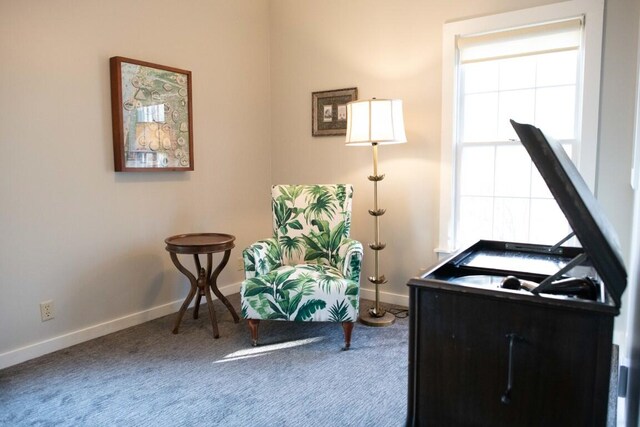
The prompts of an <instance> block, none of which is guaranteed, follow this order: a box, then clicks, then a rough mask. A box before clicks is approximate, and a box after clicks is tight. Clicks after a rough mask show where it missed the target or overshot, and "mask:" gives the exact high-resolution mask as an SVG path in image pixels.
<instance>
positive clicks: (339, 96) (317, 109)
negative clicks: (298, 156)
mask: <svg viewBox="0 0 640 427" xmlns="http://www.w3.org/2000/svg"><path fill="white" fill-rule="evenodd" d="M357 99H358V88H356V87H351V88H347V89H337V90H324V91H321V92H313V93H312V94H311V110H312V130H311V135H312V136H330V135H346V134H347V103H348V102H351V101H355V100H357Z"/></svg>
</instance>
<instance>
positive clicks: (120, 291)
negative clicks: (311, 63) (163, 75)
mask: <svg viewBox="0 0 640 427" xmlns="http://www.w3.org/2000/svg"><path fill="white" fill-rule="evenodd" d="M268 24H269V22H268V3H267V2H266V1H264V0H263V1H256V0H242V1H240V0H234V1H226V0H190V1H188V2H175V1H166V0H136V1H133V2H131V1H123V0H118V1H108V2H104V1H100V0H90V1H88V0H56V1H39V0H30V1H24V2H19V1H2V2H1V3H0V58H1V59H0V94H2V97H1V98H0V118H1V123H2V129H3V130H2V132H0V147H1V148H2V153H1V158H2V162H1V163H2V166H1V167H0V200H1V201H0V204H1V206H2V208H1V209H0V236H2V238H1V241H2V244H1V245H0V248H1V249H0V272H1V273H0V307H1V309H0V359H2V355H3V353H6V352H10V351H13V350H16V349H20V348H22V347H24V346H28V345H30V344H33V343H41V342H43V341H45V340H47V339H51V338H55V337H59V336H61V335H64V334H68V333H72V332H74V331H78V330H80V329H83V328H88V327H91V326H93V325H96V324H100V323H102V322H113V320H114V319H118V318H120V317H122V316H131V315H132V314H134V313H138V312H140V311H144V310H149V309H154V308H155V310H152V312H150V313H146V314H144V316H154V315H157V314H159V313H160V314H162V310H158V309H157V307H162V306H163V305H165V304H169V303H171V302H174V301H176V300H177V301H180V300H181V299H182V298H183V297H184V295H186V290H187V288H188V285H187V284H186V279H184V277H183V276H181V275H179V273H178V272H177V270H176V269H175V267H174V266H173V264H172V263H171V261H170V259H169V256H168V254H167V252H166V251H165V250H164V238H165V237H167V236H169V235H172V234H177V233H182V232H196V231H220V232H228V233H232V234H235V235H236V236H237V248H236V249H235V250H234V252H233V254H232V260H231V262H230V263H229V266H228V267H227V268H226V270H225V271H224V272H223V274H222V275H221V277H220V280H219V282H220V284H221V285H222V286H224V285H229V284H232V283H237V282H239V281H240V280H241V277H242V273H241V272H239V271H237V270H236V262H235V258H236V257H237V256H239V254H240V248H242V247H245V246H246V245H247V244H249V243H250V242H251V241H253V240H254V239H255V238H256V236H259V235H262V234H264V233H265V232H268V231H269V230H270V221H269V217H270V213H269V209H270V208H269V185H270V177H271V175H270V174H271V172H270V163H269V158H270V156H271V152H270V144H269V141H270V138H269V133H270V117H269V114H268V113H266V112H268V110H269V74H268V69H269V62H268V61H269V27H268ZM116 55H119V56H126V57H131V58H136V59H141V60H145V61H149V62H153V63H158V64H164V65H169V66H174V67H178V68H183V69H187V70H191V71H192V73H193V116H194V122H193V124H194V144H195V147H194V152H195V171H193V172H175V173H139V174H136V173H114V171H113V148H112V135H111V109H110V108H111V107H110V84H109V58H110V57H111V56H116ZM49 299H53V300H54V306H55V312H56V313H55V319H53V320H51V321H48V322H44V323H41V321H40V312H39V303H40V302H41V301H44V300H49ZM168 310H169V311H175V305H174V306H171V307H169V308H168ZM165 311H166V310H165ZM144 316H142V318H144ZM140 318H141V317H140V316H138V318H136V319H133V320H134V321H139V320H140ZM125 323H126V322H125ZM125 323H122V322H120V323H119V324H118V323H117V322H116V324H115V326H116V327H117V326H118V325H122V324H125ZM107 327H109V326H107ZM103 330H104V328H103ZM85 335H86V334H85ZM90 335H91V334H89V336H90ZM75 336H80V338H82V336H83V335H82V333H80V334H79V335H78V333H76V334H75ZM58 341H59V342H65V341H64V340H62V341H60V340H58ZM72 341H73V340H71V341H70V342H72ZM54 347H55V345H54ZM42 348H43V349H44V350H47V348H48V347H46V346H45V347H42ZM37 351H39V350H38V349H36V352H37ZM27 353H28V351H27ZM4 356H7V357H5V359H6V360H9V361H10V360H11V357H9V356H11V355H7V354H5V355H4ZM1 364H2V360H0V365H1Z"/></svg>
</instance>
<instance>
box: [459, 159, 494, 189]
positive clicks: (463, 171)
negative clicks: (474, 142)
mask: <svg viewBox="0 0 640 427" xmlns="http://www.w3.org/2000/svg"><path fill="white" fill-rule="evenodd" d="M494 156H495V148H494V147H463V148H462V155H461V156H460V195H462V196H492V195H493V170H494V168H493V161H494Z"/></svg>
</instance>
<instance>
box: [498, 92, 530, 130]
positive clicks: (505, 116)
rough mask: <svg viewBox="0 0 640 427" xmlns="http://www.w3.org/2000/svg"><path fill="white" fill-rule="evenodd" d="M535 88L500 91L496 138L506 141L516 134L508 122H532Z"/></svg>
mask: <svg viewBox="0 0 640 427" xmlns="http://www.w3.org/2000/svg"><path fill="white" fill-rule="evenodd" d="M534 102H535V90H533V89H524V90H510V91H507V92H500V96H499V107H498V108H499V113H498V140H500V141H508V140H510V139H517V138H518V136H517V135H516V132H515V131H514V130H513V126H511V123H510V122H509V120H510V119H513V120H515V121H516V122H520V123H533V119H534V105H535V103H534Z"/></svg>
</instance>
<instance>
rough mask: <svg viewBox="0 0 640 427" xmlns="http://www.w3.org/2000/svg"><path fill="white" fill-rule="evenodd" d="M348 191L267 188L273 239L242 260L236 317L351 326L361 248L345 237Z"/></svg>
mask: <svg viewBox="0 0 640 427" xmlns="http://www.w3.org/2000/svg"><path fill="white" fill-rule="evenodd" d="M352 194H353V188H352V186H351V185H345V184H336V185H278V186H274V187H272V209H273V233H274V236H273V238H271V239H265V240H261V241H259V242H256V243H254V244H253V245H251V246H249V247H248V248H246V249H245V250H244V251H243V253H242V255H243V260H244V265H245V277H246V280H245V281H244V282H243V283H242V288H241V299H242V315H243V317H245V318H251V319H276V320H295V321H333V322H343V321H352V322H355V321H356V320H357V318H358V305H359V294H360V271H361V264H362V256H363V249H362V244H361V243H360V242H357V241H355V240H352V239H350V238H349V230H350V226H351V199H352Z"/></svg>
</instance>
